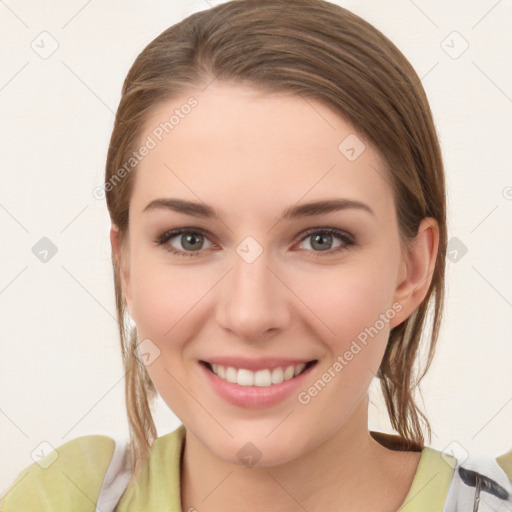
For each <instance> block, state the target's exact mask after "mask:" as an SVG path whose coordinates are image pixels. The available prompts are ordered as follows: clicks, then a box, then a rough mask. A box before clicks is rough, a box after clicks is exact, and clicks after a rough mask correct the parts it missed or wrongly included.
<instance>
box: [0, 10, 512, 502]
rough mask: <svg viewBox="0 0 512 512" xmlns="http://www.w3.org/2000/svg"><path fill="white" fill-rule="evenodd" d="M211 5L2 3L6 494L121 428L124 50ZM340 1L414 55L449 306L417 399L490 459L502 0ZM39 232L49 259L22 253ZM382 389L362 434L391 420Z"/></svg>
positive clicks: (497, 422)
mask: <svg viewBox="0 0 512 512" xmlns="http://www.w3.org/2000/svg"><path fill="white" fill-rule="evenodd" d="M216 3H220V2H215V3H214V2H206V0H201V1H194V2H192V1H180V2H175V1H172V2H171V1H144V2H143V1H138V2H136V1H134V0H130V1H127V0H123V1H121V0H103V1H101V2H100V1H99V0H89V1H84V0H73V1H69V0H67V1H59V2H56V1H53V2H49V1H42V2H34V1H32V2H31V1H28V0H20V1H17V2H14V1H13V0H6V1H2V2H0V33H1V34H2V36H1V37H2V42H1V45H0V112H1V119H0V140H1V142H2V145H1V153H0V154H1V166H0V168H1V171H0V180H1V181H0V229H1V234H2V240H1V243H0V261H1V264H0V314H1V319H0V320H1V322H0V326H1V336H0V343H1V357H0V460H1V464H0V492H1V491H4V490H6V489H7V487H9V486H10V484H11V483H12V481H13V479H14V478H15V477H16V476H17V475H18V474H19V472H20V471H21V470H22V469H23V468H24V467H26V466H28V465H29V464H31V463H33V461H34V459H33V458H32V457H37V453H41V452H44V450H47V449H48V446H53V447H58V446H60V445H62V444H63V443H65V442H67V441H69V440H71V439H73V438H75V437H78V436H82V435H87V434H98V433H101V434H107V435H112V436H114V437H125V438H126V437H127V436H128V430H127V420H126V413H125V410H124V382H123V368H122V364H121V357H120V349H119V341H118V334H117V330H116V329H117V325H116V321H115V305H114V288H113V280H112V270H111V262H110V245H109V238H108V233H109V228H110V224H109V217H108V214H107V209H106V205H105V202H104V200H98V199H96V198H95V197H94V196H93V195H92V190H93V189H94V187H96V186H98V185H100V184H101V183H102V181H103V174H104V164H105V158H106V153H107V147H108V141H109V137H110V132H111V129H112V126H113V120H114V112H115V110H116V108H117V105H118V102H119V98H120V91H121V85H122V82H123V80H124V78H125V75H126V73H127V71H128V69H129V67H130V66H131V64H132V62H133V61H134V59H135V58H136V56H137V55H138V54H139V52H140V51H141V50H142V49H143V48H144V47H145V46H146V45H147V44H148V43H149V42H150V41H151V40H152V39H153V38H155V37H156V36H157V35H158V34H160V33H161V32H162V31H163V30H164V29H166V28H167V27H169V26H170V25H172V24H174V23H176V22H178V21H180V20H181V19H182V18H184V17H185V16H187V15H188V14H191V13H192V12H195V11H197V10H203V9H207V8H209V6H210V5H214V4H216ZM338 3H339V4H340V5H343V6H345V7H348V8H349V9H351V10H352V11H353V12H355V13H356V14H359V15H361V16H362V17H363V18H365V19H367V20H368V21H369V22H371V23H373V24H374V25H375V26H376V27H377V28H378V29H380V30H381V31H383V32H384V33H385V34H386V35H387V36H388V37H389V38H390V39H391V40H392V41H393V42H394V43H395V44H396V45H397V46H398V47H399V48H400V49H401V50H402V51H403V53H404V54H405V55H406V56H407V57H408V58H409V60H410V61H411V63H412V64H413V66H414V67H415V69H416V70H417V72H418V75H419V76H420V77H421V79H422V83H423V85H424V87H425V89H426V91H427V94H428V97H429V99H430V102H431V107H432V110H433V113H434V117H435V122H436V126H437V130H438V133H439V137H440V140H441V145H442V150H443V153H444V159H445V165H446V176H447V188H448V190H447V192H448V215H449V238H450V244H451V245H450V248H449V251H450V253H451V254H450V258H449V259H448V261H447V304H446V309H445V319H444V325H443V329H442V331H441V336H440V339H439V344H438V349H437V354H436V357H435V359H434V363H433V366H432V367H431V370H430V372H429V373H428V374H427V376H426V378H425V379H424V381H423V385H422V395H423V402H421V400H420V405H421V404H423V409H424V410H425V411H426V413H427V415H428V417H429V419H430V422H431V425H432V429H433V436H432V443H431V446H433V447H435V448H438V449H447V450H448V451H450V450H451V451H453V452H454V453H457V452H459V453H461V450H462V451H464V450H466V451H467V452H469V453H471V454H474V453H482V452H483V453H487V454H491V455H494V456H495V455H498V454H500V453H502V452H504V451H506V450H509V449H511V448H512V428H511V427H512V371H511V369H512V340H511V333H512V271H511V267H512V265H511V262H512V236H511V235H512V229H511V224H512V222H511V219H512V172H511V168H512V167H511V163H512V154H511V152H510V143H511V140H512V87H511V84H512V65H511V62H512V55H511V54H512V33H511V32H510V26H511V22H512V2H511V1H510V0H501V1H496V0H479V1H476V0H473V1H468V0H457V1H450V2H446V1H440V0H437V1H426V0H415V1H414V2H413V1H411V0H392V1H386V2H380V1H377V0H352V1H348V0H347V1H339V2H338ZM42 32H47V33H48V34H43V35H41V33H42ZM57 44H58V48H56V50H55V51H54V53H52V54H51V55H49V56H48V55H45V54H44V52H49V51H50V50H51V49H52V45H54V46H56V45H57ZM466 46H468V47H467V48H466ZM41 54H43V55H41ZM43 57H46V58H43ZM43 237H47V238H48V239H50V240H51V241H52V243H53V244H54V245H55V247H56V250H57V252H56V254H55V255H53V256H52V257H51V258H49V260H48V261H47V262H42V261H40V260H39V259H38V258H37V257H36V255H35V254H34V252H33V250H32V248H33V247H34V246H35V245H36V244H37V243H38V242H39V241H40V239H41V238H43ZM36 247H37V246H36ZM377 389H378V388H377V387H376V386H375V387H374V388H373V391H372V405H371V407H370V428H371V429H374V430H381V431H387V432H391V431H392V429H391V428H390V426H389V423H388V421H387V416H386V411H385V408H384V404H383V401H382V398H381V396H380V395H379V393H378V392H377V391H376V390H377ZM155 416H156V420H157V425H158V433H159V435H163V434H165V433H167V432H170V431H171V430H174V428H176V427H177V426H178V425H179V421H178V420H177V418H176V417H175V416H174V415H173V414H172V412H170V411H169V410H168V409H167V407H166V406H165V404H163V402H161V403H159V404H158V405H157V407H156V411H155ZM41 443H45V444H43V445H41ZM46 443H49V444H46Z"/></svg>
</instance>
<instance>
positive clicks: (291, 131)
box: [122, 82, 410, 465]
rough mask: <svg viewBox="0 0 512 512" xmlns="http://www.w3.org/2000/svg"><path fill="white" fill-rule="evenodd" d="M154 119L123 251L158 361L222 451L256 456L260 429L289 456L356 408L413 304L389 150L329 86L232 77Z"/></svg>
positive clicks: (129, 286) (159, 379)
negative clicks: (322, 95)
mask: <svg viewBox="0 0 512 512" xmlns="http://www.w3.org/2000/svg"><path fill="white" fill-rule="evenodd" d="M191 96H193V97H194V98H195V101H196V102H197V103H195V102H194V106H193V107H191V108H184V107H183V106H184V105H185V104H187V99H188V98H189V97H191ZM189 104H190V103H189ZM176 109H178V111H179V113H180V115H178V117H179V121H177V122H176V119H177V118H176V119H175V120H174V121H175V122H174V124H173V126H172V129H169V125H167V131H168V133H166V132H165V130H162V126H165V122H169V117H170V115H172V113H173V112H175V111H176ZM161 123H163V124H161ZM158 127H160V129H158ZM148 137H150V138H151V139H152V140H153V141H154V142H155V145H154V147H152V148H151V149H150V151H149V152H148V154H147V155H146V156H145V157H144V158H143V159H142V160H141V162H140V163H139V164H138V167H137V169H136V170H135V171H134V172H135V173H136V174H135V176H134V178H135V182H134V188H133V191H132V197H131V202H130V210H129V218H130V221H129V240H128V244H127V246H126V252H125V253H123V255H122V267H123V289H124V293H125V297H126V300H127V304H128V308H129V310H130V314H131V316H132V318H133V320H134V321H135V324H136V326H137V332H138V339H139V341H143V340H144V341H143V347H145V351H146V352H148V354H149V355H148V356H147V370H148V372H149V375H150V377H151V379H152V381H153V383H154V385H155V387H156V388H157V390H158V392H159V393H160V395H161V397H162V398H163V400H164V401H165V402H166V403H167V405H168V406H169V407H170V408H171V409H172V411H173V412H174V413H175V414H176V415H177V416H178V418H179V419H180V420H181V421H182V423H183V424H184V425H185V426H186V427H187V429H188V430H190V431H191V432H192V433H193V434H194V435H195V436H196V438H198V439H199V440H200V441H201V442H202V444H203V445H204V446H206V447H207V448H208V449H209V450H210V451H211V452H212V453H214V454H216V455H217V456H218V457H220V458H222V459H224V460H226V461H230V462H233V463H236V464H240V463H241V459H240V454H239V450H240V449H241V448H242V447H243V446H244V445H245V443H246V442H248V441H250V442H252V443H253V444H254V445H255V446H257V447H258V449H259V451H260V452H261V456H262V460H261V463H262V464H265V463H266V464H268V465H274V464H278V463H281V462H285V461H288V460H291V459H293V458H295V457H297V456H299V455H300V454H301V453H305V452H306V451H307V450H310V449H312V448H313V447H315V446H318V445H319V444H320V443H322V442H324V441H325V440H327V439H328V438H329V437H330V436H332V435H333V434H334V433H335V432H337V431H339V430H340V429H342V428H344V427H347V426H348V425H350V423H351V422H355V421H356V419H355V417H354V414H353V412H354V411H355V410H356V408H357V406H358V404H361V403H362V401H364V400H366V396H367V391H368V387H369V385H370V383H371V381H372V379H373V378H374V376H375V373H376V371H377V369H378V367H379V365H380V362H381V359H382V356H383V354H384V349H385V346H386V342H387V339H388V336H389V331H390V329H391V328H392V327H394V326H395V325H398V324H399V323H401V322H402V321H403V320H404V319H405V318H406V317H407V316H408V314H409V310H410V307H409V306H408V305H407V304H405V303H404V301H403V300H402V299H403V294H402V295H400V292H401V283H403V281H404V280H405V278H406V274H405V268H406V267H405V259H404V255H403V252H402V250H401V246H400V242H399V232H398V225H397V218H396V214H395V205H394V201H393V195H392V190H391V188H390V185H389V181H390V180H389V179H388V178H386V176H387V173H386V169H385V166H384V162H383V161H382V160H381V158H380V156H379V154H378V153H377V152H376V151H375V150H374V149H373V148H372V146H371V145H370V144H369V142H368V141H366V140H365V139H364V137H363V136H361V135H360V134H358V133H357V132H356V131H355V130H354V129H353V128H352V127H351V126H350V125H349V124H348V123H347V122H346V121H345V120H344V119H343V118H342V117H340V116H339V115H338V114H337V113H335V112H334V111H333V110H331V109H330V108H328V107H327V106H325V105H323V104H321V103H319V102H317V101H314V100H311V99H308V100H307V101H306V100H304V99H301V98H299V97H296V96H293V95H290V94H284V93H280V94H269V93H265V92H261V91H258V90H256V89H252V88H247V87H245V86H241V85H233V84H225V83H219V82H214V83H213V84H211V85H210V86H209V87H207V88H206V89H205V90H204V91H201V90H199V89H197V90H196V89H191V90H190V91H189V93H188V94H184V95H183V96H182V97H179V98H174V99H172V100H169V101H166V102H165V103H162V104H160V105H158V107H156V108H155V110H154V111H153V113H152V115H151V117H150V118H149V119H148V120H147V123H146V125H145V131H144V134H143V135H142V137H141V140H142V141H143V142H144V141H148V140H149V139H148ZM159 139H161V140H159ZM149 145H151V146H153V144H148V146H149ZM160 199H163V200H164V201H160V202H155V201H156V200H160ZM171 200H180V201H181V203H177V202H176V201H175V202H174V203H173V202H171ZM325 201H338V207H337V208H327V207H324V208H322V207H321V206H318V207H317V208H314V207H309V208H308V207H305V205H306V204H310V203H317V202H325ZM185 202H191V203H195V204H196V205H197V206H196V207H195V208H194V207H193V205H190V204H187V206H186V208H185V207H183V206H184V205H185ZM343 202H345V203H344V204H345V206H344V207H340V205H342V204H343ZM150 204H152V206H148V205H150ZM332 204H333V203H331V206H332ZM180 205H181V207H180ZM324 206H325V205H324ZM211 211H214V212H216V213H217V214H218V217H215V216H213V215H209V213H211ZM286 213H288V214H286ZM207 214H208V215H207ZM178 230H179V231H178ZM144 344H145V345H144ZM312 361H315V363H314V364H312V365H311V364H308V365H307V366H306V367H305V368H304V370H305V371H304V372H303V373H301V374H298V375H297V376H296V377H293V378H291V379H289V380H286V381H284V382H282V383H278V382H279V380H281V379H282V378H287V377H289V376H290V375H291V373H290V370H288V371H287V370H286V368H287V367H288V366H293V367H294V369H293V370H291V371H292V372H294V371H295V366H297V365H299V364H300V363H304V364H306V363H310V362H312ZM203 362H214V363H216V364H220V365H221V366H224V367H226V368H227V367H229V366H231V367H232V368H234V370H227V369H226V370H225V374H224V379H223V378H222V377H221V376H216V375H214V374H213V373H212V372H211V370H210V369H207V368H206V365H205V364H204V363H203ZM222 363H224V364H222ZM277 367H282V368H283V369H284V372H282V373H280V370H278V369H277V370H276V368H277ZM240 368H241V369H244V368H245V369H251V368H252V369H254V370H255V371H256V370H258V372H257V373H259V376H258V375H257V374H255V373H253V372H244V371H242V372H239V371H238V370H239V369H240ZM301 369H302V368H301V367H300V366H299V368H298V369H297V372H298V371H299V370H301ZM217 371H218V372H220V373H221V374H222V369H221V370H219V369H218V367H217ZM233 373H234V375H235V376H236V378H237V379H239V380H237V382H245V383H246V384H247V382H250V381H244V380H243V379H245V378H248V379H252V378H255V375H256V379H257V380H258V382H259V383H260V384H265V383H266V384H268V379H270V381H271V382H272V378H274V380H275V381H276V383H275V384H272V385H270V386H268V385H261V386H260V385H252V386H250V385H241V384H238V383H228V382H226V381H225V378H226V377H227V375H228V374H229V376H230V377H229V378H231V379H232V375H233ZM242 374H243V375H242ZM364 419H365V418H363V419H361V418H359V420H357V421H359V422H360V423H364V422H363V420H364ZM359 426H360V427H361V428H363V429H366V428H367V425H366V424H361V425H359Z"/></svg>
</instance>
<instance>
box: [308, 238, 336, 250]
mask: <svg viewBox="0 0 512 512" xmlns="http://www.w3.org/2000/svg"><path fill="white" fill-rule="evenodd" d="M326 238H327V240H328V242H327V244H326V243H322V242H320V245H319V246H318V248H319V249H320V250H326V249H328V247H326V245H328V244H329V243H332V240H331V239H332V235H329V234H325V235H316V236H315V237H313V240H314V242H313V243H316V242H317V240H319V239H320V240H321V239H326Z"/></svg>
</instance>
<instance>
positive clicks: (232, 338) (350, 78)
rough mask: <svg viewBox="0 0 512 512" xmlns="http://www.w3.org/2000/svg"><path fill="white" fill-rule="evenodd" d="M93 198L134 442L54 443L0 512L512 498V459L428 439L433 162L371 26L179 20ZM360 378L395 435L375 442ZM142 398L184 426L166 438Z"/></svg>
mask: <svg viewBox="0 0 512 512" xmlns="http://www.w3.org/2000/svg"><path fill="white" fill-rule="evenodd" d="M105 192H106V199H107V206H108V209H109V213H110V216H111V220H112V230H111V243H112V261H113V268H114V276H115V290H116V303H117V314H118V322H119V327H120V336H121V344H122V353H123V361H124V365H125V370H126V401H127V411H128V418H129V423H130V432H131V443H130V445H129V446H124V445H123V444H121V443H118V442H116V441H115V440H113V439H111V438H108V437H106V436H86V437H82V438H78V439H75V440H73V441H70V442H68V443H66V444H65V445H63V446H62V447H60V448H59V457H58V458H57V459H56V460H55V462H53V463H51V464H47V467H46V468H44V467H42V466H44V465H45V464H43V465H41V464H34V465H33V466H30V467H29V468H27V470H26V471H25V472H23V473H22V474H21V475H20V477H19V479H18V480H17V481H16V482H15V483H14V484H13V487H12V489H11V491H10V492H8V493H7V495H6V497H5V500H4V503H3V508H2V510H4V509H5V510H6V511H9V510H71V509H73V510H92V508H91V507H92V506H96V510H102V511H105V510H117V511H123V512H128V511H135V510H151V511H159V510H189V511H190V510H199V511H203V510H204V511H206V510H208V511H216V510H226V508H230V509H235V508H236V509H250V510H260V509H275V510H300V509H302V510H307V511H312V510H320V509H322V510H382V511H395V510H399V509H400V510H402V511H405V510H407V511H425V510H432V511H439V512H441V511H453V510H480V511H484V510H502V509H503V510H507V509H509V508H510V505H511V504H512V501H511V491H512V485H511V483H510V480H511V479H512V471H511V465H512V452H509V453H507V454H506V455H504V456H502V457H500V458H498V459H497V460H494V459H488V460H485V461H473V460H471V459H468V460H465V461H461V460H457V459H456V458H455V457H454V456H452V455H450V454H445V453H441V452H439V451H437V450H434V449H432V448H429V447H428V446H426V445H425V438H424V430H425V431H426V432H427V433H428V434H429V433H430V427H429V423H428V420H427V418H426V417H425V416H424V415H423V414H422V412H421V411H420V410H419V409H418V407H417V405H416V404H415V401H414V391H415V388H416V387H417V385H418V383H419V380H420V378H421V376H422V374H424V373H425V372H426V371H427V369H428V367H429V365H430V362H431V360H432V357H433V354H434V350H435V345H436V342H437V338H438V332H439V328H440V322H441V312H442V307H443V298H444V266H445V252H446V231H447V230H446V213H445V183H444V171H443V163H442V157H441V153H440V149H439V144H438V140H437V136H436V132H435V128H434V124H433V120H432V115H431V112H430V108H429V105H428V101H427V98H426V96H425V93H424V90H423V88H422V86H421V82H420V80H419V78H418V76H417V74H416V73H415V71H414V70H413V69H412V67H411V65H410V64H409V63H408V61H407V60H406V59H405V57H404V56H403V55H402V54H401V53H400V51H399V50H398V49H397V48H396V47H395V46H394V45H393V44H392V43H391V42H390V41H389V40H388V39H387V38H386V37H385V36H383V35H382V34H381V33H380V32H379V31H377V30H376V29H375V28H374V27H372V26H371V25H369V24H368V23H367V22H365V21H364V20H362V19H361V18H359V17H357V16H355V15H353V14H352V13H350V12H349V11H347V10H345V9H343V8H341V7H339V6H336V5H334V4H330V3H327V2H324V1H322V0H293V1H292V2H290V1H286V2H285V1H284V0H242V1H233V2H228V3H225V4H221V5H219V6H217V7H215V8H212V9H209V10H207V11H202V12H199V13H196V14H193V15H192V16H189V17H188V18H187V19H185V20H183V21H182V22H181V23H178V24H177V25H175V26H173V27H170V28H169V29H168V30H166V31H165V32H163V33H162V34H161V35H160V36H159V37H157V38H156V39H155V40H154V41H153V42H152V43H150V44H149V45H148V46H147V47H146V49H145V50H144V51H143V52H142V53H141V54H140V55H139V57H138V58H137V60H136V61H135V63H134V65H133V66H132V68H131V69H130V72H129V73H128V76H127V78H126V80H125V83H124V86H123V95H122V98H121V102H120V105H119V108H118V111H117V116H116V123H115V126H114V129H113V133H112V137H111V143H110V148H109V153H108V157H107V165H106V176H105ZM429 310H431V319H430V320H431V321H430V322H429V316H428V315H427V313H428V312H429ZM128 313H129V315H130V316H131V318H132V319H133V321H134V323H135V327H134V328H132V329H130V328H129V327H128V326H127V322H126V319H127V314H128ZM429 323H430V325H429ZM429 327H430V330H429ZM426 332H429V336H428V338H427V340H426V342H427V344H428V347H427V349H428V357H427V361H425V364H424V367H423V372H421V373H420V374H417V373H416V372H415V371H414V365H415V363H416V359H417V354H418V352H419V348H420V339H421V337H422V335H423V337H424V338H425V333H426ZM374 377H377V378H378V379H379V380H380V383H381V387H382V391H383V394H384V397H385V400H386V405H387V409H388V412H389V416H390V420H391V424H392V425H393V427H394V428H395V429H396V431H397V433H398V435H395V436H392V435H388V434H384V433H381V432H375V431H368V390H369V386H370V384H371V383H372V381H373V379H374ZM157 392H158V393H159V394H160V396H161V397H162V398H163V400H164V401H165V402H166V403H167V405H168V406H169V407H170V409H171V410H172V411H173V412H174V413H175V414H176V415H177V417H178V418H180V420H181V422H182V425H181V426H180V427H179V428H178V429H177V430H175V431H174V432H172V433H170V434H167V435H166V436H162V437H160V438H157V437H156V429H155V425H154V423H153V420H152V417H151V410H150V405H151V401H152V400H153V399H154V397H155V394H156V393H157ZM48 462H49V461H48ZM227 504H229V506H228V505H227ZM507 505H508V508H506V507H507ZM469 507H471V508H469ZM499 507H502V508H499Z"/></svg>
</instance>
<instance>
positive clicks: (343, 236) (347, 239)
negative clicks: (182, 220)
mask: <svg viewBox="0 0 512 512" xmlns="http://www.w3.org/2000/svg"><path fill="white" fill-rule="evenodd" d="M185 233H186V234H200V235H202V236H204V237H206V238H209V237H208V234H207V233H206V232H205V231H203V230H202V229H200V228H179V229H174V230H171V231H166V232H165V233H163V234H162V235H160V236H159V237H158V238H156V239H155V240H154V243H155V244H156V245H158V246H160V245H164V244H165V243H166V242H167V241H168V240H170V239H171V238H174V237H176V236H178V235H182V234H185ZM314 234H329V235H333V236H334V237H336V238H338V239H339V240H341V241H342V242H343V244H342V245H340V246H339V247H336V248H335V249H329V250H326V251H312V252H313V253H315V257H322V256H324V255H325V256H327V257H328V256H332V255H333V254H338V253H340V252H343V251H346V250H348V247H349V246H351V245H355V244H356V239H355V237H354V236H353V235H351V234H350V233H348V232H346V231H342V230H340V229H335V228H322V229H320V228H313V229H310V230H308V231H306V232H305V233H304V234H303V236H302V238H301V240H300V242H303V241H304V240H305V239H306V238H309V237H310V236H311V235H314ZM164 249H165V250H166V251H169V252H170V253H171V254H173V255H176V256H180V257H185V258H190V257H196V256H199V255H200V254H201V253H202V250H199V251H188V252H185V251H180V250H178V249H174V248H173V247H172V246H171V245H166V246H165V247H164ZM306 250H308V249H306Z"/></svg>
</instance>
